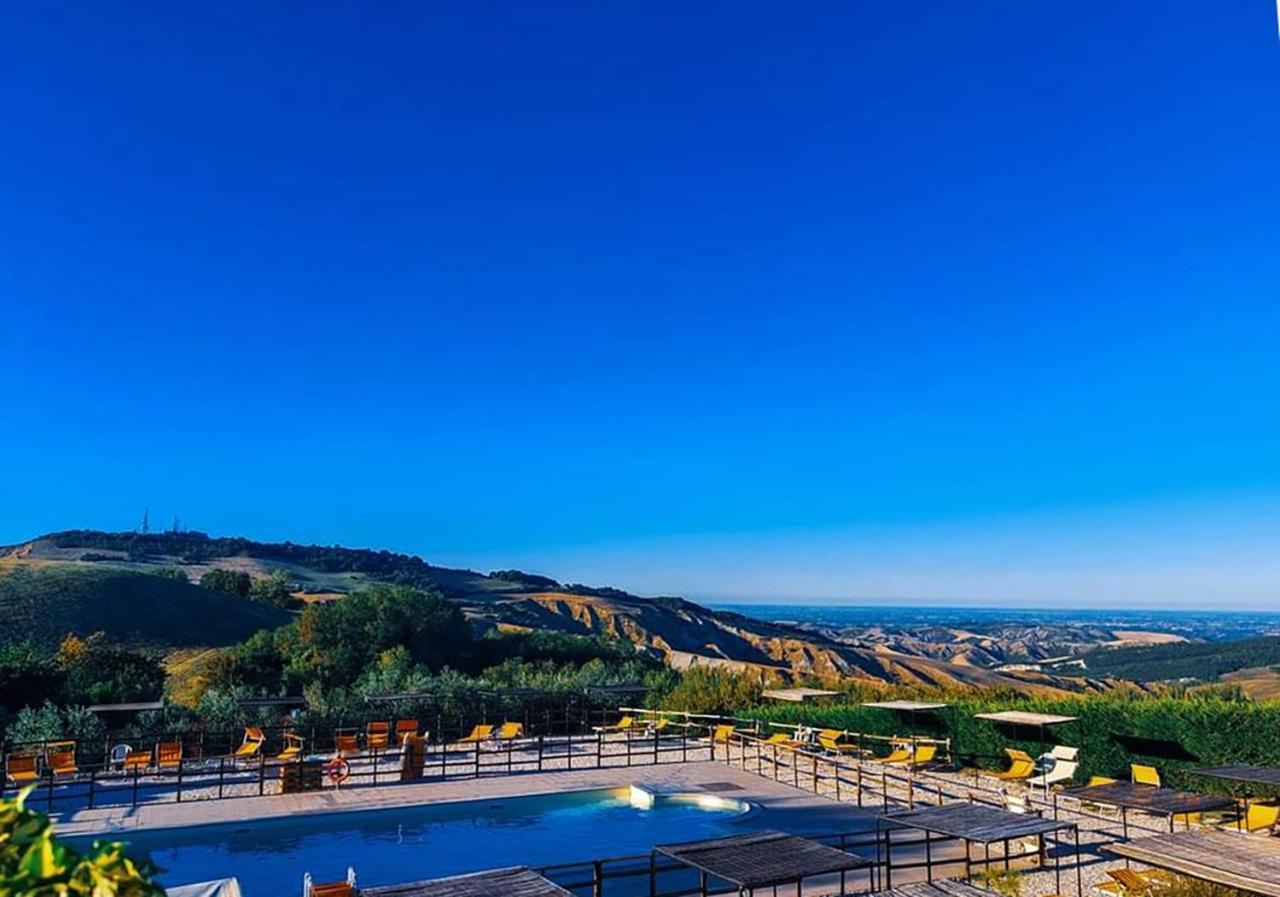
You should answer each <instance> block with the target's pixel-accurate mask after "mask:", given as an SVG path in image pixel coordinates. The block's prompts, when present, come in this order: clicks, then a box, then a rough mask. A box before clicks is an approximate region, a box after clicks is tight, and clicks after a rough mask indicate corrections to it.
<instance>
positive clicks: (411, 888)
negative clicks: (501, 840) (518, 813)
mask: <svg viewBox="0 0 1280 897" xmlns="http://www.w3.org/2000/svg"><path fill="white" fill-rule="evenodd" d="M360 894H361V895H362V897H494V895H497V894H501V895H503V897H573V894H572V893H570V892H569V891H566V890H565V889H564V888H562V887H560V886H559V885H558V884H556V883H555V882H553V881H550V880H548V879H546V878H543V877H542V876H541V875H539V874H538V873H537V872H534V871H533V870H532V869H529V868H528V867H525V866H512V867H510V868H508V869H490V870H488V871H485V872H472V873H471V874H469V875H451V876H449V877H448V878H433V879H429V880H427V881H410V882H405V883H404V884H398V885H386V886H384V887H381V888H361V889H360Z"/></svg>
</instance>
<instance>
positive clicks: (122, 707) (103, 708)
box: [89, 701, 164, 713]
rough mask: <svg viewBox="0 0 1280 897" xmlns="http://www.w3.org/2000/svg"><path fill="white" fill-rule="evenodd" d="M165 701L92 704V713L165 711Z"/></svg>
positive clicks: (90, 708)
mask: <svg viewBox="0 0 1280 897" xmlns="http://www.w3.org/2000/svg"><path fill="white" fill-rule="evenodd" d="M163 709H164V701H132V702H130V703H127V704H92V705H90V707H89V710H90V712H92V713H131V712H137V711H139V710H163Z"/></svg>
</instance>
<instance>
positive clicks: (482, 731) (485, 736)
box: [458, 725, 493, 744]
mask: <svg viewBox="0 0 1280 897" xmlns="http://www.w3.org/2000/svg"><path fill="white" fill-rule="evenodd" d="M492 737H493V726H488V725H481V726H476V727H475V728H474V729H472V730H471V734H470V735H468V736H467V737H466V738H459V739H458V744H479V743H480V742H482V741H488V740H489V739H490V738H492Z"/></svg>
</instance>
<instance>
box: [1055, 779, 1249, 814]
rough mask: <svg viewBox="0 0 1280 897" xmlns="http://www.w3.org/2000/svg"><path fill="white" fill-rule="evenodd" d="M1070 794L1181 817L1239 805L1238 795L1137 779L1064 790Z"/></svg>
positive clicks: (1090, 799)
mask: <svg viewBox="0 0 1280 897" xmlns="http://www.w3.org/2000/svg"><path fill="white" fill-rule="evenodd" d="M1063 793H1064V794H1066V795H1068V796H1069V797H1073V798H1076V799H1077V800H1080V801H1085V802H1087V803H1091V804H1103V805H1106V806H1111V807H1125V808H1127V809H1130V810H1142V811H1143V812H1145V813H1154V814H1156V815H1157V816H1181V815H1183V814H1184V813H1205V812H1208V811H1210V810H1221V809H1224V808H1226V807H1234V806H1235V803H1236V802H1235V798H1231V797H1223V796H1222V795H1220V794H1197V793H1196V792H1194V791H1175V790H1174V789H1172V788H1157V787H1155V786H1154V785H1138V784H1135V783H1133V782H1108V783H1106V784H1104V785H1087V786H1085V787H1084V788H1072V789H1070V790H1068V791H1065V792H1063Z"/></svg>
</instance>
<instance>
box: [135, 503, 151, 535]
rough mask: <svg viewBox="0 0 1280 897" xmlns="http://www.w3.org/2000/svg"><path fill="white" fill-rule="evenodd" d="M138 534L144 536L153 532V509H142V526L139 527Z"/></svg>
mask: <svg viewBox="0 0 1280 897" xmlns="http://www.w3.org/2000/svg"><path fill="white" fill-rule="evenodd" d="M138 532H140V533H142V534H143V535H144V536H145V535H146V534H147V533H149V532H151V508H149V507H147V508H143V509H142V525H141V526H140V527H138Z"/></svg>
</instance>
